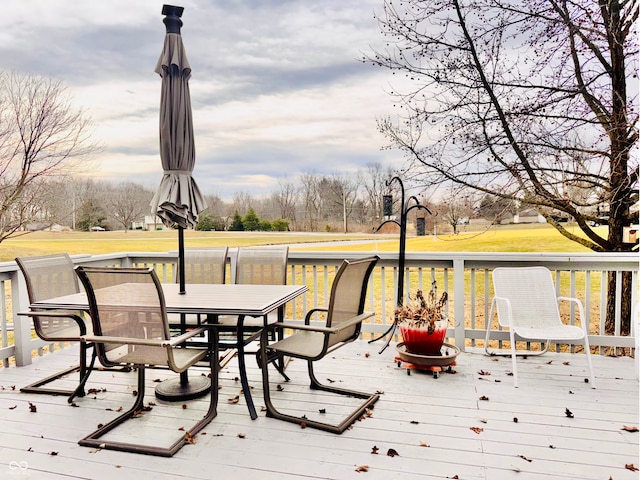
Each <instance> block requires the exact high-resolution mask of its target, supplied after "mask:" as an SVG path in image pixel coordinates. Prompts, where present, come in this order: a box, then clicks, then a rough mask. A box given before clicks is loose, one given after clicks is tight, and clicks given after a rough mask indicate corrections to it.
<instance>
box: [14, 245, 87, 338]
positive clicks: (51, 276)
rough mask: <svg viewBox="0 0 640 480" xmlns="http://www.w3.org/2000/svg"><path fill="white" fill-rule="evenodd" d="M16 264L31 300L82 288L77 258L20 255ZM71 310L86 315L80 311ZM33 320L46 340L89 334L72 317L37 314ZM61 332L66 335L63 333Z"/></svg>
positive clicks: (68, 293) (74, 291)
mask: <svg viewBox="0 0 640 480" xmlns="http://www.w3.org/2000/svg"><path fill="white" fill-rule="evenodd" d="M16 263H17V264H18V266H19V267H20V270H21V271H22V274H23V275H24V279H25V283H26V285H27V294H28V295H29V302H30V303H34V302H37V301H40V300H47V299H49V298H55V297H61V296H63V295H70V294H72V293H78V292H79V291H80V286H79V284H78V277H77V276H76V274H75V272H74V271H73V267H74V265H73V260H71V257H70V256H69V255H67V254H66V253H57V254H53V255H42V256H36V257H17V258H16ZM70 313H73V314H77V315H79V316H80V317H82V314H80V313H79V312H70ZM33 322H34V326H35V329H36V333H37V334H38V336H39V337H40V338H43V339H45V340H59V339H60V340H61V339H64V338H69V339H75V340H77V337H79V336H80V335H81V334H82V333H85V332H81V331H80V327H79V326H78V324H77V323H76V322H75V321H73V320H72V319H70V318H55V319H54V318H47V317H33ZM60 332H64V334H62V336H61V335H60ZM63 337H64V338H63ZM74 337H75V338H74Z"/></svg>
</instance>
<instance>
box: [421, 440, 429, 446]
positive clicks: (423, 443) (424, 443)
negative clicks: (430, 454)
mask: <svg viewBox="0 0 640 480" xmlns="http://www.w3.org/2000/svg"><path fill="white" fill-rule="evenodd" d="M420 446H421V447H429V446H430V445H429V444H428V443H427V442H423V441H421V442H420Z"/></svg>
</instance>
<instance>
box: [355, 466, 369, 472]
mask: <svg viewBox="0 0 640 480" xmlns="http://www.w3.org/2000/svg"><path fill="white" fill-rule="evenodd" d="M368 471H369V465H360V466H359V467H357V468H356V472H368Z"/></svg>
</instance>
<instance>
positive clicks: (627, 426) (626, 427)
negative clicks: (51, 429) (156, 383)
mask: <svg viewBox="0 0 640 480" xmlns="http://www.w3.org/2000/svg"><path fill="white" fill-rule="evenodd" d="M14 408H15V407H14ZM622 430H624V431H625V432H637V431H638V427H632V426H629V425H624V426H623V427H622Z"/></svg>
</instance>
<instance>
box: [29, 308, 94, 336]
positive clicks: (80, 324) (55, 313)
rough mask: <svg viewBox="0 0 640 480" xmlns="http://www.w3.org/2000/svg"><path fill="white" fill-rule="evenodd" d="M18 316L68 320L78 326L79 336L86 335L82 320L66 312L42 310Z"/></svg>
mask: <svg viewBox="0 0 640 480" xmlns="http://www.w3.org/2000/svg"><path fill="white" fill-rule="evenodd" d="M18 315H21V316H23V317H49V318H70V319H71V320H73V321H74V322H76V323H77V324H78V327H80V335H85V334H86V333H87V326H86V324H85V323H84V318H82V317H81V316H79V315H76V314H75V313H70V312H68V311H65V312H60V311H56V310H42V311H37V312H18Z"/></svg>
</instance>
